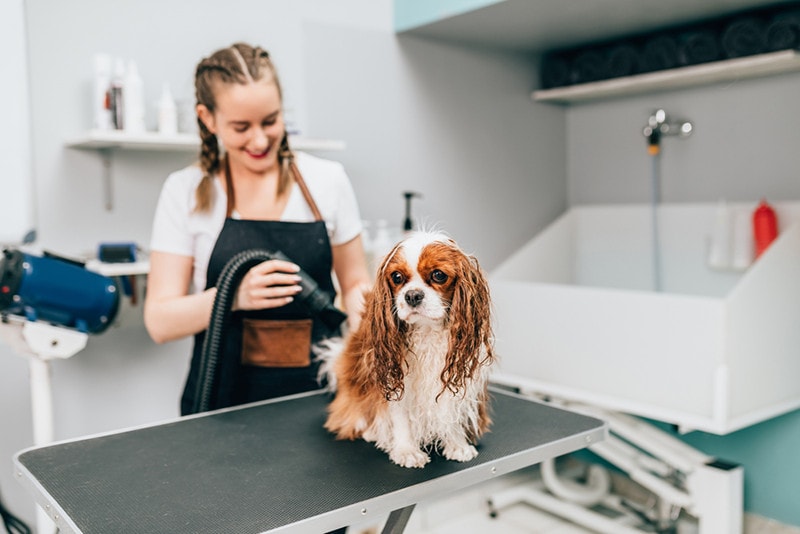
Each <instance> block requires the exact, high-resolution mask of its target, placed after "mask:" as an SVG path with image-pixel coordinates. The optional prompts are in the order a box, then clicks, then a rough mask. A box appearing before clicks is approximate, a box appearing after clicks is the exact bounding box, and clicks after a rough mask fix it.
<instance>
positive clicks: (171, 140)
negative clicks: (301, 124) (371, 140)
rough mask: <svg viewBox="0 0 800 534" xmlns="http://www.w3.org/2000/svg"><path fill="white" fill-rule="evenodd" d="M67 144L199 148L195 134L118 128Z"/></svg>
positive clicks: (315, 143)
mask: <svg viewBox="0 0 800 534" xmlns="http://www.w3.org/2000/svg"><path fill="white" fill-rule="evenodd" d="M289 144H290V145H291V147H292V148H293V149H295V150H306V151H311V152H313V151H328V150H331V151H333V150H344V148H345V143H344V141H338V140H333V139H315V138H311V137H302V136H290V137H289ZM66 146H68V147H70V148H82V149H94V150H98V149H112V148H122V149H128V150H165V151H173V152H175V151H187V152H195V151H197V150H198V149H199V147H200V139H199V137H198V136H197V135H196V134H189V133H179V134H172V135H166V134H160V133H157V132H143V133H130V132H125V131H121V130H108V131H106V130H89V132H87V133H86V134H84V135H82V136H80V137H77V138H75V139H71V140H69V141H67V143H66Z"/></svg>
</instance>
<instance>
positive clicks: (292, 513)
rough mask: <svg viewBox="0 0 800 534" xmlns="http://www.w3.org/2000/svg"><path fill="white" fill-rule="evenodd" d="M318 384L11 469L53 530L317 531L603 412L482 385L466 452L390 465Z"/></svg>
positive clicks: (483, 469) (402, 516)
mask: <svg viewBox="0 0 800 534" xmlns="http://www.w3.org/2000/svg"><path fill="white" fill-rule="evenodd" d="M330 400H331V395H330V393H327V392H324V391H317V392H312V393H307V394H302V395H295V396H291V397H284V398H281V399H275V400H270V401H264V402H261V403H255V404H250V405H246V406H239V407H236V408H230V409H225V410H219V411H215V412H208V413H204V414H198V415H194V416H190V417H185V418H181V419H178V420H175V421H170V422H166V423H162V424H157V425H154V426H146V427H141V428H135V429H130V430H123V431H119V432H113V433H108V434H103V435H99V436H92V437H88V438H82V439H77V440H71V441H64V442H60V443H56V444H53V445H50V446H45V447H34V448H30V449H26V450H24V451H21V452H19V453H17V455H16V456H15V458H14V464H15V475H16V477H17V479H18V480H19V481H20V482H21V483H22V484H23V485H25V486H26V487H27V488H28V489H29V490H30V491H31V493H32V494H33V495H34V496H35V498H36V500H37V502H38V503H39V504H40V505H41V506H42V507H44V508H45V510H47V512H48V514H49V516H50V517H51V518H53V520H54V521H55V523H56V525H57V526H58V528H59V531H60V532H61V533H67V532H83V533H99V534H106V533H109V532H113V533H115V534H123V533H136V534H144V533H162V532H169V533H183V532H186V533H193V534H195V533H205V532H207V533H220V532H235V533H237V534H247V533H259V532H286V533H309V534H310V533H313V534H319V533H322V532H325V531H329V530H333V529H336V528H339V527H342V526H345V525H348V524H354V523H361V522H363V521H369V520H375V521H379V520H380V519H382V518H383V517H385V516H386V514H390V515H389V520H388V521H387V523H386V526H385V529H384V532H402V530H403V529H404V528H405V524H406V521H407V520H408V518H409V516H410V514H411V511H412V510H413V507H414V505H415V504H416V503H418V502H420V501H423V500H425V499H431V498H436V497H439V496H442V495H444V494H446V493H448V492H452V491H454V490H457V489H462V488H464V487H466V486H470V485H473V484H477V483H479V482H483V481H486V480H489V479H492V478H494V477H497V476H500V475H503V474H506V473H509V472H512V471H515V470H517V469H521V468H524V467H527V466H530V465H534V464H537V463H539V462H541V461H542V460H545V459H547V458H552V457H555V456H560V455H562V454H567V453H569V452H572V451H575V450H578V449H581V448H583V447H586V446H587V445H590V444H592V443H595V442H597V441H600V440H603V439H604V438H605V437H606V434H607V427H606V424H605V423H604V422H603V421H600V420H598V419H594V418H591V417H586V416H583V415H579V414H576V413H573V412H569V411H565V410H562V409H559V408H555V407H552V406H548V405H545V404H541V403H538V402H535V401H531V400H529V399H526V398H523V397H521V396H518V395H515V394H513V393H509V392H507V391H503V390H500V389H492V417H493V420H494V424H493V426H492V429H491V432H489V433H488V434H486V435H485V436H484V437H483V438H482V439H481V441H480V444H479V447H478V450H479V452H480V454H479V455H478V457H477V458H475V459H474V460H472V461H469V462H465V463H459V462H454V461H448V460H446V459H445V458H443V457H441V456H439V455H438V454H436V453H434V454H432V455H431V462H430V463H429V464H428V465H427V466H426V467H425V468H423V469H408V468H403V467H398V466H396V465H394V464H392V463H391V462H390V461H389V458H388V456H387V455H386V453H384V452H382V451H379V450H378V449H376V448H375V447H374V445H373V444H371V443H367V442H364V441H360V440H359V441H336V440H335V439H334V438H333V436H332V435H331V434H330V433H328V432H327V431H326V430H325V429H324V428H323V423H324V421H325V417H326V411H325V410H326V406H327V404H328V402H330Z"/></svg>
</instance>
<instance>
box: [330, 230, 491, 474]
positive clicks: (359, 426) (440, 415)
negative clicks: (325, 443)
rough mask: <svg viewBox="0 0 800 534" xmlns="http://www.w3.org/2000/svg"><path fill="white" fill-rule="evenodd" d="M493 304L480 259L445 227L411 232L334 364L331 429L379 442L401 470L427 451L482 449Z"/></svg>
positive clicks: (460, 454) (450, 455)
mask: <svg viewBox="0 0 800 534" xmlns="http://www.w3.org/2000/svg"><path fill="white" fill-rule="evenodd" d="M490 308H491V303H490V299H489V289H488V285H487V283H486V279H485V277H484V275H483V273H482V271H481V269H480V266H479V265H478V262H477V260H476V259H475V258H474V257H472V256H469V255H467V254H465V253H464V252H463V251H462V250H461V249H460V248H459V247H458V245H457V244H456V243H455V242H454V241H453V240H452V239H450V238H448V237H447V236H445V235H443V234H440V233H429V232H419V233H414V234H412V235H411V236H409V237H408V238H406V239H405V240H403V241H401V242H400V243H399V244H397V245H396V246H395V247H394V249H392V251H391V252H390V253H389V254H388V255H387V256H386V258H385V259H384V260H383V263H382V264H381V266H380V269H379V270H378V273H377V280H376V282H375V286H374V287H373V289H372V291H371V292H370V293H368V294H367V295H366V299H365V309H364V314H363V318H362V321H361V325H360V326H359V328H358V329H357V330H356V331H355V332H353V333H352V334H351V335H350V336H349V337H348V339H347V340H346V343H345V346H344V349H343V351H342V352H341V354H339V355H338V357H336V358H335V360H334V361H333V363H332V372H333V375H334V376H333V377H332V378H333V379H334V380H335V383H336V397H335V398H334V400H333V401H332V402H331V404H330V405H329V407H328V419H327V421H326V423H325V428H326V429H328V430H329V431H331V432H333V433H335V434H336V437H337V438H338V439H350V440H353V439H359V438H363V439H364V440H366V441H370V442H374V443H375V445H376V446H377V447H378V448H379V449H381V450H383V451H385V452H387V453H388V454H389V458H390V459H391V460H392V461H393V462H394V463H396V464H398V465H401V466H403V467H424V466H425V464H427V463H428V462H429V461H430V457H429V456H428V452H430V451H431V450H432V449H435V450H438V451H440V452H441V453H442V454H443V455H444V457H445V458H447V459H450V460H456V461H460V462H466V461H469V460H471V459H473V458H475V456H477V454H478V451H477V449H476V448H475V445H476V443H477V440H478V438H480V437H481V435H483V433H484V432H486V431H487V430H488V428H489V426H490V424H491V420H490V417H489V407H488V401H489V395H488V391H487V385H488V380H489V370H490V365H491V363H492V362H493V361H494V354H493V348H492V341H493V340H492V327H491V317H490Z"/></svg>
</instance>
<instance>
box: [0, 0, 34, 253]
mask: <svg viewBox="0 0 800 534" xmlns="http://www.w3.org/2000/svg"><path fill="white" fill-rule="evenodd" d="M9 4H10V5H7V6H6V7H5V9H4V10H3V11H4V14H3V16H2V17H0V50H5V51H6V52H5V53H3V54H0V72H2V73H3V83H0V102H2V103H3V126H2V128H0V161H2V162H3V170H2V172H0V245H2V244H18V243H20V242H21V241H22V239H23V237H24V236H25V234H27V233H28V232H29V231H30V230H31V229H33V226H34V225H33V211H34V210H33V175H32V173H31V129H30V102H29V98H28V94H29V92H28V65H27V61H28V55H27V51H26V48H27V43H26V39H25V31H26V30H25V9H24V5H23V4H24V0H11V1H10V2H9Z"/></svg>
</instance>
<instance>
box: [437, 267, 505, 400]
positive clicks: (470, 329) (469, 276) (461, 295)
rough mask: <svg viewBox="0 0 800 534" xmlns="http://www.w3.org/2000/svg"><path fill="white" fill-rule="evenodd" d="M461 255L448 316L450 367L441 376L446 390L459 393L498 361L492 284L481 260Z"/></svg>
mask: <svg viewBox="0 0 800 534" xmlns="http://www.w3.org/2000/svg"><path fill="white" fill-rule="evenodd" d="M460 256H461V257H460V259H459V265H458V280H457V281H456V286H455V290H454V292H453V300H452V302H451V303H450V313H449V316H448V321H449V327H450V345H449V347H448V353H447V364H446V366H445V368H444V370H443V371H442V375H441V379H442V383H443V384H444V386H445V388H447V389H449V390H450V391H452V392H453V393H458V392H459V391H460V390H461V389H462V388H463V387H464V385H465V384H466V382H467V380H469V379H471V378H472V377H473V376H474V375H475V372H476V371H477V370H478V368H479V367H480V366H481V365H484V364H488V363H491V361H492V360H493V359H494V351H493V348H492V342H493V340H492V321H491V300H490V297H489V284H488V283H487V281H486V278H485V276H484V275H483V271H482V270H481V268H480V265H478V260H477V259H475V258H474V257H472V256H469V255H466V254H461V255H460ZM484 349H485V352H484Z"/></svg>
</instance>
